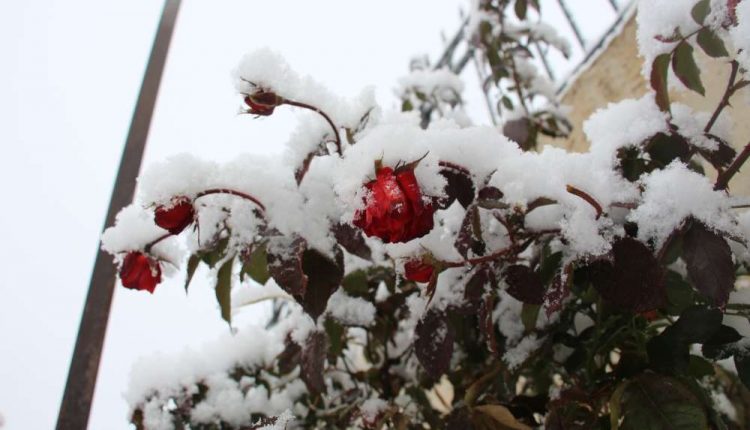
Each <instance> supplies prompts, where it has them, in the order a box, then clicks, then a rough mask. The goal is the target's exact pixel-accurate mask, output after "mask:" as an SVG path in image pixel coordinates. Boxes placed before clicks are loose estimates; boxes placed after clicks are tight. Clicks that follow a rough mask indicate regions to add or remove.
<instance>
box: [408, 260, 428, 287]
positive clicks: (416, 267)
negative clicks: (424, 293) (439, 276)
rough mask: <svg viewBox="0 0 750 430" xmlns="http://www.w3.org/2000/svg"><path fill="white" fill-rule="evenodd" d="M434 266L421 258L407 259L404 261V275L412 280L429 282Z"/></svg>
mask: <svg viewBox="0 0 750 430" xmlns="http://www.w3.org/2000/svg"><path fill="white" fill-rule="evenodd" d="M434 271H435V268H434V267H433V266H432V265H431V264H427V263H425V262H424V261H423V260H409V261H407V262H406V263H404V277H405V278H406V279H408V280H410V281H414V282H430V279H432V273H433V272H434Z"/></svg>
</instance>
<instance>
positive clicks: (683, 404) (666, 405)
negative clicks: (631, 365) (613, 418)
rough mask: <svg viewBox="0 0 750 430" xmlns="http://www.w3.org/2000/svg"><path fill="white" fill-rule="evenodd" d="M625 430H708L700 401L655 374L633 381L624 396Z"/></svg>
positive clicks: (679, 384)
mask: <svg viewBox="0 0 750 430" xmlns="http://www.w3.org/2000/svg"><path fill="white" fill-rule="evenodd" d="M621 411H622V417H623V420H622V424H621V425H620V427H619V428H620V429H622V430H707V429H708V418H707V417H706V412H705V410H704V408H703V406H702V405H701V403H700V400H699V399H698V398H697V397H696V396H695V394H693V393H692V392H691V391H690V390H689V389H688V388H687V387H685V386H684V385H683V384H682V383H681V382H680V381H678V380H677V379H674V378H670V377H667V376H662V375H659V374H656V373H650V372H648V373H644V374H642V375H641V376H639V377H637V378H635V379H633V380H631V381H630V382H629V383H628V385H627V386H626V387H625V390H624V392H623V393H622V401H621Z"/></svg>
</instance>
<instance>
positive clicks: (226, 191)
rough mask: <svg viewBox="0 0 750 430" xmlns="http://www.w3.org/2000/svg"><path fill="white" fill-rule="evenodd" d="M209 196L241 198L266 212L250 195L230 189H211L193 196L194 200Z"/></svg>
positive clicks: (261, 204) (258, 201)
mask: <svg viewBox="0 0 750 430" xmlns="http://www.w3.org/2000/svg"><path fill="white" fill-rule="evenodd" d="M209 194H231V195H233V196H237V197H242V198H243V199H245V200H250V201H251V202H253V203H255V204H256V205H258V207H259V208H260V209H261V210H263V211H264V212H265V210H266V207H265V206H263V203H261V202H260V200H258V199H256V198H255V197H253V196H251V195H250V194H245V193H243V192H241V191H235V190H230V189H226V188H212V189H210V190H206V191H201V192H200V193H198V195H196V196H195V200H198V199H199V198H201V197H203V196H207V195H209Z"/></svg>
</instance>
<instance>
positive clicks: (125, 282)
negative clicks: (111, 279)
mask: <svg viewBox="0 0 750 430" xmlns="http://www.w3.org/2000/svg"><path fill="white" fill-rule="evenodd" d="M120 280H121V281H122V286H123V287H125V288H130V289H131V290H146V291H148V292H149V293H152V294H153V292H154V288H156V284H158V283H159V282H161V267H159V262H157V261H154V260H152V259H151V258H149V257H147V256H146V255H144V254H143V253H141V252H137V251H133V252H129V253H128V255H126V256H125V259H124V260H123V261H122V266H121V267H120Z"/></svg>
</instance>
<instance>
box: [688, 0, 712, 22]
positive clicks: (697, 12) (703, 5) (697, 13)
mask: <svg viewBox="0 0 750 430" xmlns="http://www.w3.org/2000/svg"><path fill="white" fill-rule="evenodd" d="M709 13H711V1H710V0H701V1H699V2H698V3H696V4H695V6H693V9H692V10H691V11H690V15H692V16H693V19H694V20H695V22H697V23H698V24H701V25H703V21H705V20H706V17H707V16H708V14H709Z"/></svg>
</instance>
